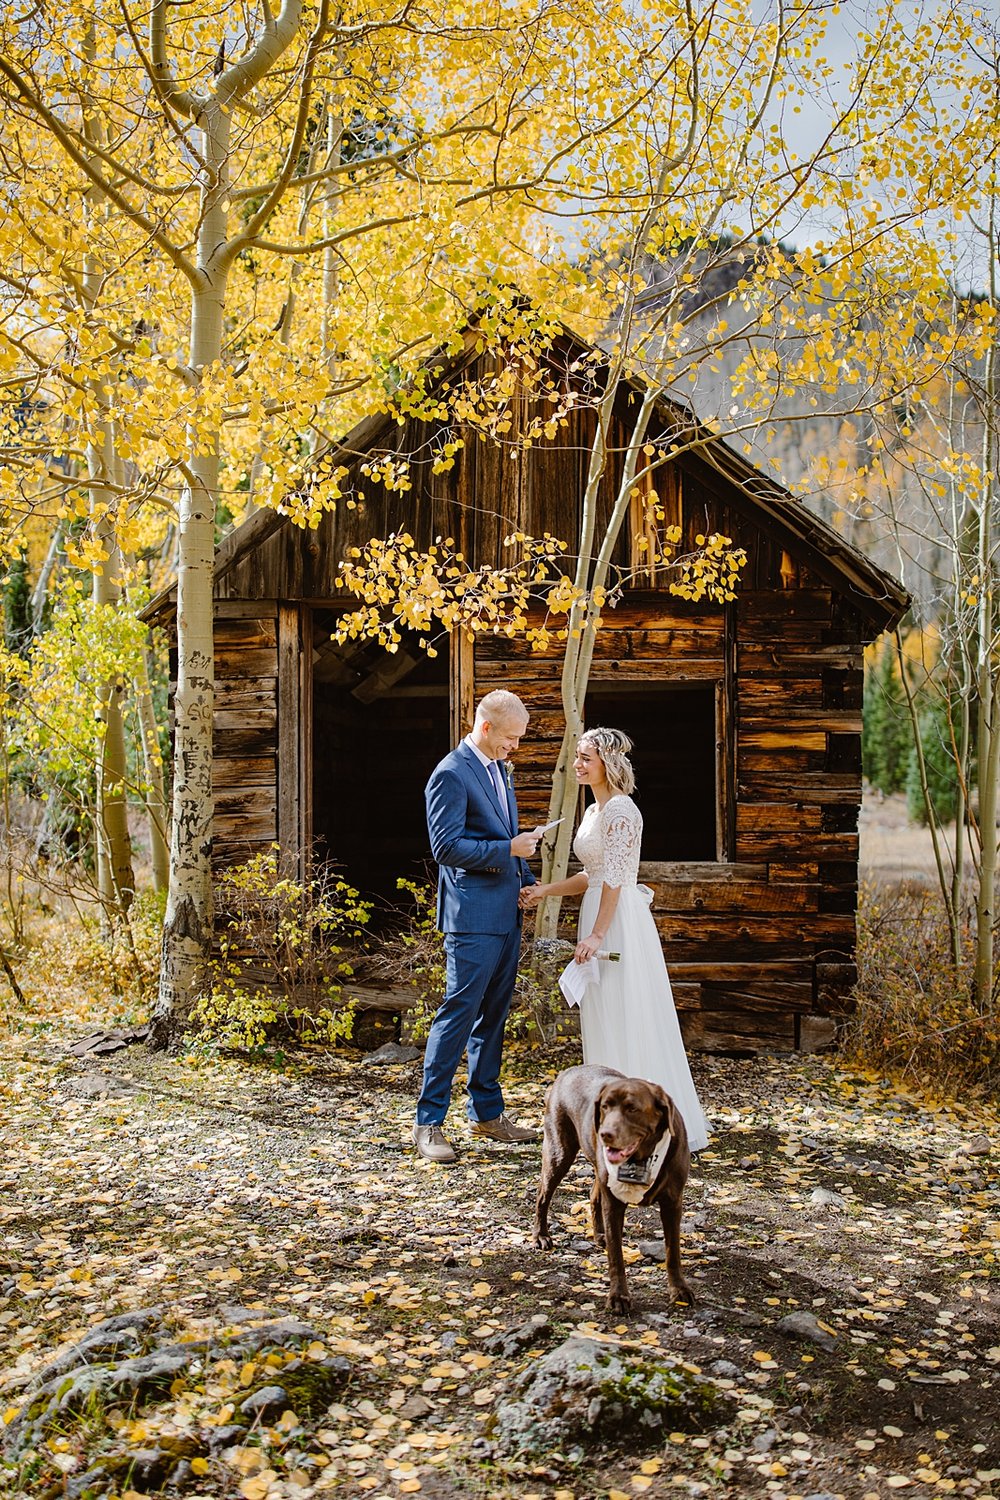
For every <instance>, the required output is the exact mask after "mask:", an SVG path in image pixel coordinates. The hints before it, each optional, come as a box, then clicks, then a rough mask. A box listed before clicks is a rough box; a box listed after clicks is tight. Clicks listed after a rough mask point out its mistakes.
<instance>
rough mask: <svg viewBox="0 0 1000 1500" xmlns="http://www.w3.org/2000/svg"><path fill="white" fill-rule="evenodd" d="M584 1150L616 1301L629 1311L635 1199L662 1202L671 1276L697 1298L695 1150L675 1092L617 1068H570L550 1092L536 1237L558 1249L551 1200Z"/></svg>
mask: <svg viewBox="0 0 1000 1500" xmlns="http://www.w3.org/2000/svg"><path fill="white" fill-rule="evenodd" d="M580 1151H582V1152H583V1154H584V1156H585V1157H586V1158H587V1160H588V1161H589V1162H590V1164H591V1166H592V1167H593V1168H594V1186H593V1189H592V1191H591V1194H590V1209H591V1215H592V1218H593V1225H594V1242H595V1244H597V1245H600V1246H602V1247H605V1248H606V1249H607V1252H608V1270H609V1273H610V1278H611V1286H610V1290H609V1293H608V1306H609V1308H610V1309H611V1311H612V1312H618V1313H627V1312H629V1311H630V1310H631V1306H632V1303H631V1300H630V1298H629V1295H628V1287H627V1286H626V1283H625V1260H624V1257H623V1255H622V1227H623V1225H624V1223H625V1208H626V1205H627V1204H629V1203H638V1204H641V1205H642V1206H646V1205H647V1204H653V1203H655V1204H656V1205H657V1207H658V1208H659V1210H660V1220H661V1222H662V1224H663V1244H664V1249H665V1250H666V1260H667V1276H668V1277H669V1279H670V1289H671V1291H672V1292H673V1294H674V1298H675V1300H678V1301H681V1300H683V1301H684V1302H688V1303H690V1304H691V1305H692V1306H693V1305H694V1300H695V1299H694V1296H693V1294H692V1292H691V1288H690V1287H689V1285H688V1283H687V1282H686V1281H685V1279H684V1273H683V1271H682V1270H681V1236H680V1229H681V1200H682V1198H683V1194H684V1184H685V1183H686V1182H687V1177H688V1169H689V1167H690V1165H691V1154H690V1152H689V1150H688V1142H687V1131H686V1130H685V1128H684V1121H683V1120H682V1119H681V1115H680V1111H679V1110H678V1109H677V1107H676V1105H675V1104H674V1101H673V1100H672V1099H671V1098H670V1096H669V1095H668V1094H665V1093H664V1091H663V1089H661V1088H660V1087H659V1086H658V1085H657V1084H655V1083H647V1082H646V1081H645V1080H644V1079H642V1078H626V1077H625V1075H624V1073H617V1072H616V1071H615V1070H614V1068H598V1067H592V1066H584V1067H579V1068H566V1069H564V1071H563V1072H562V1073H560V1074H559V1076H558V1077H557V1078H556V1080H555V1082H554V1083H553V1084H552V1086H551V1088H550V1089H549V1091H548V1093H547V1094H546V1096H545V1137H544V1142H543V1146H542V1175H541V1180H540V1182H539V1184H538V1207H537V1210H536V1212H535V1227H534V1235H533V1242H534V1244H535V1246H536V1247H537V1248H538V1249H539V1250H551V1248H552V1236H551V1235H550V1233H549V1223H548V1213H549V1204H550V1203H551V1201H552V1195H553V1193H554V1192H555V1190H556V1188H557V1187H558V1186H559V1184H560V1182H562V1180H563V1178H564V1177H565V1176H566V1173H567V1172H568V1171H569V1169H570V1167H571V1166H572V1165H573V1162H574V1161H575V1159H576V1156H577V1153H578V1152H580Z"/></svg>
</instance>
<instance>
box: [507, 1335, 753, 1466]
mask: <svg viewBox="0 0 1000 1500" xmlns="http://www.w3.org/2000/svg"><path fill="white" fill-rule="evenodd" d="M726 1400H727V1398H726V1397H725V1396H724V1395H723V1393H722V1392H721V1391H720V1390H719V1388H718V1386H716V1385H715V1384H714V1382H712V1381H711V1380H707V1379H706V1378H705V1377H704V1376H700V1375H695V1374H693V1373H692V1372H691V1371H690V1370H686V1369H684V1367H683V1366H681V1365H679V1364H676V1363H675V1362H674V1361H673V1360H670V1359H668V1358H667V1357H666V1356H664V1355H662V1354H658V1353H653V1352H650V1353H647V1352H645V1351H640V1350H637V1349H635V1348H632V1347H626V1346H625V1345H624V1344H621V1343H618V1342H607V1343H605V1342H603V1341H601V1340H598V1339H592V1338H584V1337H582V1336H578V1335H575V1336H574V1337H572V1338H569V1339H567V1340H566V1341H565V1343H562V1344H560V1345H559V1347H558V1348H556V1349H553V1350H552V1351H551V1352H550V1353H549V1354H546V1355H543V1356H542V1357H541V1359H538V1360H535V1361H534V1362H533V1363H532V1364H531V1365H529V1366H528V1368H527V1369H525V1370H523V1371H522V1372H521V1374H520V1375H519V1376H518V1377H516V1379H515V1382H514V1385H513V1393H512V1398H511V1399H509V1400H505V1401H502V1402H500V1404H499V1405H498V1407H497V1409H496V1412H495V1415H494V1418H493V1422H492V1426H491V1436H492V1438H493V1440H494V1442H495V1444H496V1446H497V1448H498V1449H499V1450H500V1451H501V1452H503V1453H508V1454H513V1453H520V1454H545V1453H551V1452H553V1451H556V1452H566V1450H567V1448H568V1447H569V1446H572V1445H573V1444H574V1443H579V1442H580V1440H581V1439H582V1440H584V1441H585V1440H586V1439H587V1438H588V1436H591V1435H593V1436H594V1437H595V1438H597V1437H602V1438H603V1437H612V1438H618V1437H619V1436H620V1435H624V1434H626V1433H630V1434H632V1435H633V1436H635V1435H636V1434H642V1433H646V1434H648V1436H649V1438H650V1439H651V1440H658V1439H659V1438H660V1437H661V1435H662V1433H663V1432H664V1431H667V1432H676V1431H682V1430H694V1431H699V1430H701V1429H702V1428H704V1427H706V1426H715V1425H718V1409H719V1406H720V1405H721V1404H722V1403H724V1402H725V1401H726Z"/></svg>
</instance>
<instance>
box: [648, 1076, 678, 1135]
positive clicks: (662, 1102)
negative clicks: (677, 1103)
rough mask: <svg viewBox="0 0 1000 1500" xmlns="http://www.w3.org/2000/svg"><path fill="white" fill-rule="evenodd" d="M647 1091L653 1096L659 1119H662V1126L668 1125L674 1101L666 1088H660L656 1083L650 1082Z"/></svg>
mask: <svg viewBox="0 0 1000 1500" xmlns="http://www.w3.org/2000/svg"><path fill="white" fill-rule="evenodd" d="M649 1092H650V1093H651V1094H652V1096H653V1099H654V1101H655V1103H656V1107H657V1109H658V1110H659V1113H660V1119H661V1120H662V1121H663V1124H664V1126H667V1125H669V1124H670V1117H671V1115H672V1114H673V1112H674V1101H673V1100H672V1099H671V1097H670V1095H669V1094H668V1093H667V1091H666V1089H661V1088H660V1085H659V1084H658V1083H651V1084H650V1085H649Z"/></svg>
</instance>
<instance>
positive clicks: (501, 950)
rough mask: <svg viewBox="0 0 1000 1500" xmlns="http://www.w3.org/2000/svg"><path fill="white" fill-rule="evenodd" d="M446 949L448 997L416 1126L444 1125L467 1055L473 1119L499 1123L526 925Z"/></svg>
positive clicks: (436, 1027) (457, 939)
mask: <svg viewBox="0 0 1000 1500" xmlns="http://www.w3.org/2000/svg"><path fill="white" fill-rule="evenodd" d="M444 948H445V956H446V962H447V971H446V972H447V978H446V984H445V995H444V1000H443V1001H442V1002H441V1006H440V1008H439V1009H438V1011H437V1013H436V1015H435V1017H434V1020H433V1021H432V1023H431V1030H430V1035H429V1036H428V1038H427V1047H426V1049H425V1052H424V1082H423V1089H422V1090H421V1094H420V1098H419V1100H418V1101H417V1124H418V1125H440V1124H442V1123H443V1121H444V1117H445V1115H446V1114H447V1113H448V1105H449V1104H450V1103H451V1087H452V1082H453V1081H454V1077H455V1072H456V1069H457V1068H458V1065H459V1063H460V1061H461V1059H462V1053H463V1052H467V1054H468V1064H469V1075H468V1083H467V1085H466V1091H467V1093H468V1095H469V1098H468V1102H467V1105H466V1109H467V1112H468V1115H469V1119H470V1120H495V1119H497V1117H498V1116H499V1115H502V1114H503V1094H502V1093H501V1091H500V1061H501V1057H502V1053H503V1029H504V1023H505V1021H506V1020H507V1012H508V1010H509V1009H510V1002H511V996H512V995H513V993H514V981H515V979H516V978H517V962H518V959H519V957H520V953H521V924H520V922H518V924H517V926H515V927H514V928H513V929H512V930H511V931H510V932H507V933H483V932H447V933H445V939H444Z"/></svg>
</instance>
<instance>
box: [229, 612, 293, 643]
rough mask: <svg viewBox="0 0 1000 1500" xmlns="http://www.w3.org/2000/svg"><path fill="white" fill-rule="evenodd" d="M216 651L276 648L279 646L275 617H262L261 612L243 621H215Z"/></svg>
mask: <svg viewBox="0 0 1000 1500" xmlns="http://www.w3.org/2000/svg"><path fill="white" fill-rule="evenodd" d="M214 635H215V649H216V650H217V651H218V650H219V649H220V648H221V649H224V650H231V649H233V648H235V647H246V649H247V650H253V649H255V648H258V647H261V646H270V647H272V648H274V647H276V646H277V644H278V641H277V634H276V623H275V620H274V618H273V617H270V618H268V617H267V616H263V617H261V616H260V611H257V613H256V614H255V615H254V616H252V617H248V618H245V619H241V620H220V619H219V618H218V617H216V621H215V629H214Z"/></svg>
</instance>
